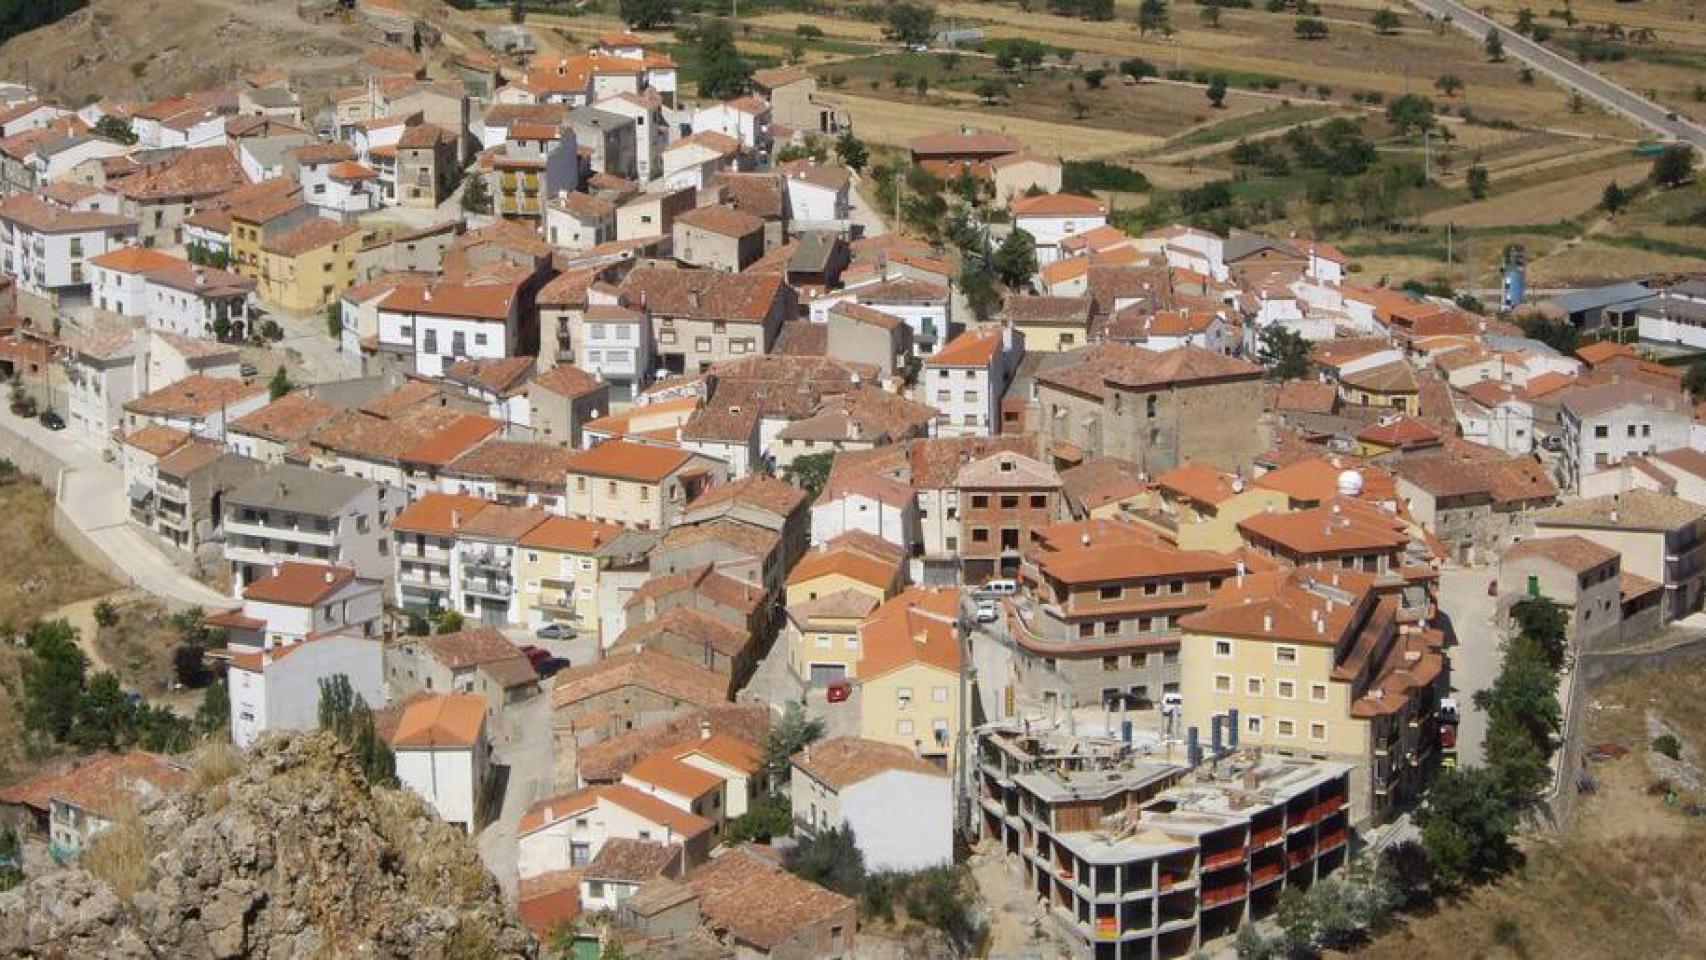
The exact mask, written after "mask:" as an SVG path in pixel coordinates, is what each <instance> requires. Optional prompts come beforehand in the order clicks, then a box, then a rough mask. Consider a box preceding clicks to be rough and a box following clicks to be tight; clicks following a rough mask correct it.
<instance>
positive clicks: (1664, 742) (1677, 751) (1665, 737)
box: [1653, 733, 1682, 760]
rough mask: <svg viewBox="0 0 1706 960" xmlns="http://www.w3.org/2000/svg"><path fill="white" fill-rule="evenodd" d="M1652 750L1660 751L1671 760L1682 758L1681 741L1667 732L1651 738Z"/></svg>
mask: <svg viewBox="0 0 1706 960" xmlns="http://www.w3.org/2000/svg"><path fill="white" fill-rule="evenodd" d="M1653 752H1654V753H1661V754H1664V755H1665V756H1667V757H1669V758H1671V759H1672V760H1681V759H1682V742H1681V741H1680V740H1678V739H1677V738H1676V737H1675V736H1673V735H1671V734H1668V733H1661V734H1659V735H1658V736H1657V737H1654V738H1653Z"/></svg>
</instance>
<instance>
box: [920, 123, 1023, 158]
mask: <svg viewBox="0 0 1706 960" xmlns="http://www.w3.org/2000/svg"><path fill="white" fill-rule="evenodd" d="M906 146H907V148H908V149H909V150H911V151H912V152H913V153H915V154H922V155H925V156H957V155H960V154H972V155H983V154H987V155H991V156H999V155H1000V154H1004V153H1018V152H1019V151H1021V150H1023V149H1025V144H1024V142H1023V141H1021V140H1019V139H1018V138H1017V137H1010V136H1008V135H1006V134H1004V133H993V132H990V131H985V130H973V129H971V128H969V127H968V128H966V129H965V130H944V131H942V132H940V133H927V134H925V135H923V136H921V137H914V138H912V139H911V140H909V141H907V144H906Z"/></svg>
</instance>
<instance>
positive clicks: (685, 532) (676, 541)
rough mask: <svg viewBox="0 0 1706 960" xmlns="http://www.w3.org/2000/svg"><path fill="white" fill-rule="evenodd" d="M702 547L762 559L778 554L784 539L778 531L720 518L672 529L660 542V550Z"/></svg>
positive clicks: (658, 546) (658, 547)
mask: <svg viewBox="0 0 1706 960" xmlns="http://www.w3.org/2000/svg"><path fill="white" fill-rule="evenodd" d="M702 543H716V544H720V545H722V546H725V547H730V548H732V549H734V550H737V551H739V552H741V553H743V554H745V555H747V556H750V557H755V558H760V559H762V558H766V557H769V556H770V555H772V554H773V553H775V552H776V549H777V548H778V547H779V546H781V543H782V535H781V534H780V533H777V532H776V531H775V530H766V529H765V528H763V527H758V526H754V525H752V524H750V523H743V522H741V521H739V520H729V519H726V518H722V517H719V518H717V519H715V520H711V521H709V522H706V523H695V524H690V525H677V526H675V527H671V528H670V530H669V531H668V532H667V533H665V534H664V535H663V539H662V540H660V541H659V542H658V545H657V550H660V551H661V550H677V549H683V548H686V547H689V546H693V545H696V544H702Z"/></svg>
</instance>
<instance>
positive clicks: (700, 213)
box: [675, 206, 764, 237]
mask: <svg viewBox="0 0 1706 960" xmlns="http://www.w3.org/2000/svg"><path fill="white" fill-rule="evenodd" d="M675 222H676V223H677V224H684V225H686V226H689V227H694V228H696V229H699V230H708V231H710V232H712V233H719V234H722V235H723V236H725V237H745V236H748V235H750V234H754V233H760V232H762V231H763V230H764V221H763V220H760V219H759V218H757V217H755V216H753V215H752V214H750V213H742V212H741V211H739V210H735V209H733V208H732V207H722V206H710V207H698V208H696V209H693V210H689V211H687V212H686V213H683V214H681V215H679V216H677V217H676V218H675Z"/></svg>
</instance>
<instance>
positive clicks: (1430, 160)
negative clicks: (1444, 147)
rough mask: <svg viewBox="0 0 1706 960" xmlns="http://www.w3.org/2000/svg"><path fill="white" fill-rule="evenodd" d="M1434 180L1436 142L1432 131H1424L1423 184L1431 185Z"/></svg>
mask: <svg viewBox="0 0 1706 960" xmlns="http://www.w3.org/2000/svg"><path fill="white" fill-rule="evenodd" d="M1433 178H1434V140H1433V131H1432V130H1423V131H1422V183H1424V184H1426V183H1431V182H1433Z"/></svg>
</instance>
